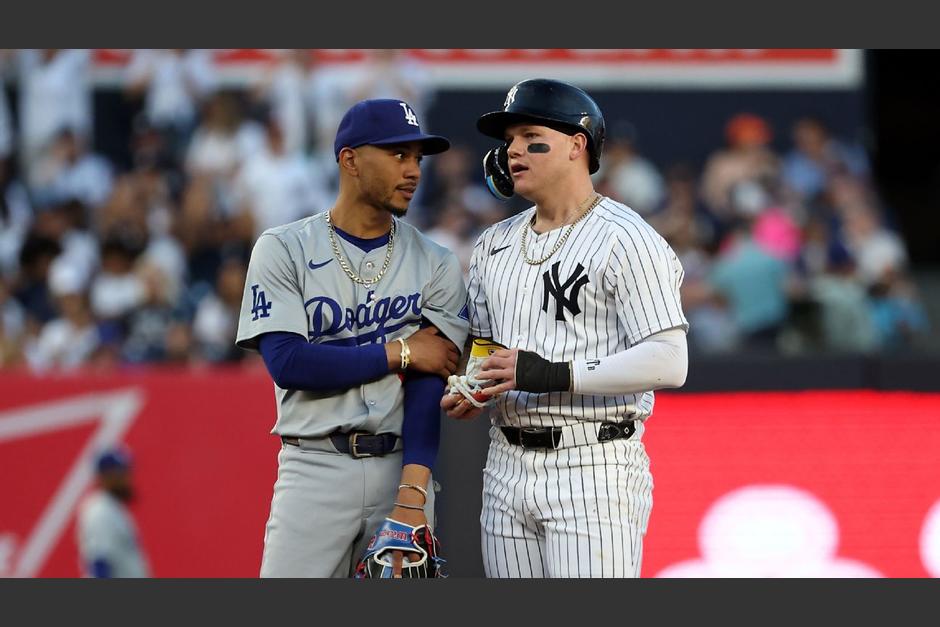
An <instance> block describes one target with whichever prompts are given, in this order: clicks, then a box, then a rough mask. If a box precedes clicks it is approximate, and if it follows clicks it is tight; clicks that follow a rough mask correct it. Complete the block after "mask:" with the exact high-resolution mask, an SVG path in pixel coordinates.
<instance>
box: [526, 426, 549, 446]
mask: <svg viewBox="0 0 940 627" xmlns="http://www.w3.org/2000/svg"><path fill="white" fill-rule="evenodd" d="M527 433H528V434H529V435H538V434H545V433H549V434H550V431H549V430H548V429H547V428H546V427H520V429H519V445H520V446H521V447H522V448H524V449H536V448H545V447H541V446H526V444H525V434H527ZM552 448H555V446H554V441H552Z"/></svg>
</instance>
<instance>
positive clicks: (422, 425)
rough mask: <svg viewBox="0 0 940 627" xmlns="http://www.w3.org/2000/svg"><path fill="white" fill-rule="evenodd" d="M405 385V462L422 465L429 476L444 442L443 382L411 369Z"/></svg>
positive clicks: (436, 377)
mask: <svg viewBox="0 0 940 627" xmlns="http://www.w3.org/2000/svg"><path fill="white" fill-rule="evenodd" d="M404 388H405V390H404V391H405V402H404V418H403V421H402V427H401V436H402V445H403V451H402V464H403V465H405V466H408V465H419V466H422V467H424V468H425V469H426V470H427V472H428V476H430V473H431V469H433V468H434V462H435V461H436V459H437V451H438V449H439V448H440V442H441V409H440V399H441V396H443V394H444V381H443V380H442V379H441V378H440V377H438V376H437V375H434V374H425V373H417V372H412V373H409V374H408V376H407V377H406V378H405V385H404Z"/></svg>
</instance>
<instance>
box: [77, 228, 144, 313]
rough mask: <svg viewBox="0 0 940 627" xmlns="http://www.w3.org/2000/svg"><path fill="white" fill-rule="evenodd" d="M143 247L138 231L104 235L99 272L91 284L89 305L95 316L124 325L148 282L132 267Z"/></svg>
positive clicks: (138, 303)
mask: <svg viewBox="0 0 940 627" xmlns="http://www.w3.org/2000/svg"><path fill="white" fill-rule="evenodd" d="M143 249H144V242H143V240H142V238H141V236H140V235H139V234H138V233H134V232H132V231H125V232H115V233H111V234H105V236H104V241H103V242H102V243H101V271H100V272H99V273H98V274H97V275H96V276H95V277H94V279H93V281H92V284H91V308H92V311H93V312H94V314H95V316H96V317H97V318H98V319H100V320H102V321H107V322H110V323H112V324H115V325H118V326H123V325H124V323H125V321H126V318H127V316H129V315H130V314H131V312H133V311H134V310H135V309H136V308H137V307H140V306H141V305H142V304H143V303H144V302H145V300H146V299H147V295H148V294H147V285H146V283H145V282H144V280H143V278H142V277H141V276H140V275H139V274H138V273H137V272H136V268H135V261H136V260H137V257H138V256H139V255H140V253H142V252H143Z"/></svg>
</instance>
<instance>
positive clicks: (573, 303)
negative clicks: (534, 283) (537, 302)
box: [542, 261, 588, 321]
mask: <svg viewBox="0 0 940 627" xmlns="http://www.w3.org/2000/svg"><path fill="white" fill-rule="evenodd" d="M560 265H561V262H560V261H556V262H555V263H554V264H553V265H552V269H551V273H549V271H548V270H546V271H545V272H544V273H543V274H542V282H543V283H545V296H544V298H542V311H544V312H548V296H549V295H552V296H554V297H555V320H561V321H564V320H565V309H567V310H568V311H570V312H571V315H572V316H577V315H578V314H579V313H581V307H579V306H578V294H579V293H580V292H581V288H582V287H584V286H585V285H587V284H588V278H587V276H581V273H582V272H584V266H582V265H581V264H580V263H579V264H578V265H577V267H575V269H574V272H572V273H571V276H570V277H568V278H567V279H566V280H565V282H564V283H562V282H561V279H559V278H558V267H559V266H560ZM578 277H580V278H578ZM569 289H570V290H571V295H570V296H565V292H567V291H568V290H569Z"/></svg>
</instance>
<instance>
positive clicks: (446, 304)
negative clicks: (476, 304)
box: [421, 252, 470, 351]
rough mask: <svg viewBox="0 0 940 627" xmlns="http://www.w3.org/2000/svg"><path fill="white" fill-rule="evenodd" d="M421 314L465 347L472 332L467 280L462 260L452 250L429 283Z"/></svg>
mask: <svg viewBox="0 0 940 627" xmlns="http://www.w3.org/2000/svg"><path fill="white" fill-rule="evenodd" d="M421 315H422V316H424V317H425V318H427V319H428V320H429V321H430V322H431V323H432V324H433V325H434V326H436V327H437V328H438V329H440V331H441V333H443V334H444V335H446V336H447V338H448V339H449V340H450V341H451V342H453V343H454V344H456V345H457V350H458V351H462V350H463V347H464V343H465V342H466V341H467V334H468V333H469V332H470V323H469V322H468V321H467V288H466V286H465V285H464V282H463V272H462V270H461V268H460V261H459V260H458V259H457V256H456V255H454V253H452V252H448V253H447V255H446V256H445V257H444V259H443V261H442V262H441V264H440V266H438V268H437V271H436V272H435V273H434V277H433V278H432V279H431V282H430V283H429V284H428V285H427V287H426V288H425V292H424V299H423V303H422V306H421Z"/></svg>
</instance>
